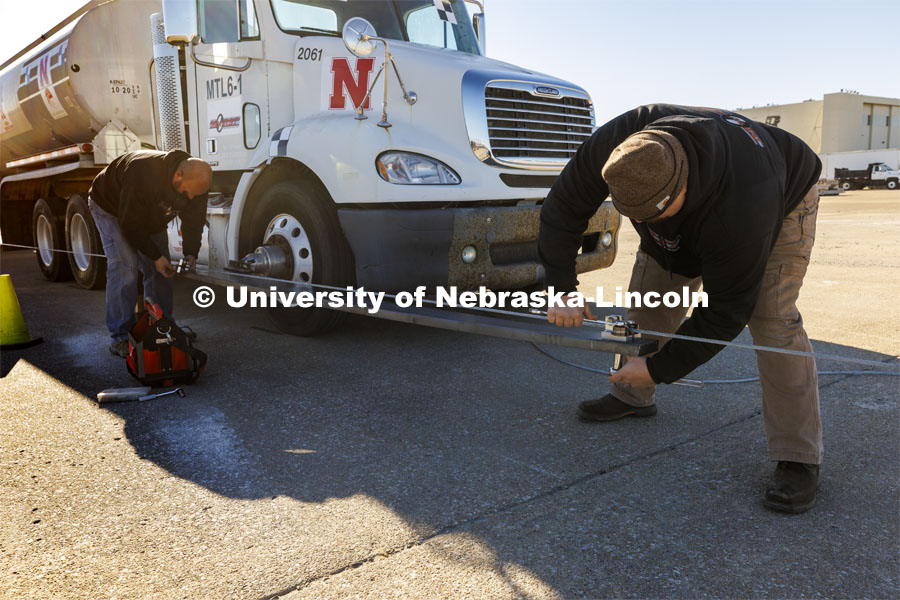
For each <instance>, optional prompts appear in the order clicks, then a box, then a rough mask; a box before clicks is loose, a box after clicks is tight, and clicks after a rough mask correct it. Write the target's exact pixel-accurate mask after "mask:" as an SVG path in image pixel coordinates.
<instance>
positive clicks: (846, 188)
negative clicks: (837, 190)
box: [841, 181, 853, 192]
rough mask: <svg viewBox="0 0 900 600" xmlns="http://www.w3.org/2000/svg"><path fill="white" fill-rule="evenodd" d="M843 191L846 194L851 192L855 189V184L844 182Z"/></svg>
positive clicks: (842, 183) (842, 184)
mask: <svg viewBox="0 0 900 600" xmlns="http://www.w3.org/2000/svg"><path fill="white" fill-rule="evenodd" d="M841 189H842V190H844V191H845V192H849V191H850V190H852V189H853V184H852V183H850V182H849V181H842V182H841Z"/></svg>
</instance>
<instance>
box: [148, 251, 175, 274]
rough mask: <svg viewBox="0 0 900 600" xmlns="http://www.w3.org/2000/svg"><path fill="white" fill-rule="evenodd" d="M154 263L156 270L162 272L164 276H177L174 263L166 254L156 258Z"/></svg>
mask: <svg viewBox="0 0 900 600" xmlns="http://www.w3.org/2000/svg"><path fill="white" fill-rule="evenodd" d="M153 265H154V266H155V267H156V270H157V271H159V272H160V274H161V275H162V276H163V277H174V276H175V267H173V266H172V263H170V262H169V259H168V258H166V257H165V256H160V257H159V258H157V259H156V260H154V261H153Z"/></svg>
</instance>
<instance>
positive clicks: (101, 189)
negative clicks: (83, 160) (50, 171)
mask: <svg viewBox="0 0 900 600" xmlns="http://www.w3.org/2000/svg"><path fill="white" fill-rule="evenodd" d="M190 157H191V155H190V154H188V153H187V152H182V151H181V150H173V151H171V152H168V153H166V152H156V151H151V150H139V151H137V152H129V153H127V154H123V155H122V156H119V157H118V158H116V159H115V160H113V161H112V162H111V163H109V165H107V167H106V168H105V169H103V170H102V171H100V173H99V174H98V175H97V176H96V177H95V178H94V183H93V184H92V185H91V191H90V197H91V200H93V201H94V202H96V203H97V205H98V206H100V208H102V209H103V210H105V211H106V212H108V213H110V214H112V215H115V216H116V217H117V218H118V220H119V226H120V227H121V228H122V233H123V234H124V235H125V239H126V240H128V241H129V242H130V243H131V245H132V246H134V247H135V248H136V249H137V250H139V251H140V252H141V253H142V254H144V255H145V256H147V257H148V258H149V259H150V260H156V259H157V258H159V257H160V256H161V255H162V252H161V250H160V248H157V247H156V244H154V243H153V241H152V240H151V239H150V235H152V234H154V233H157V232H159V231H163V230H164V229H165V228H166V225H167V224H168V222H169V221H171V220H172V219H173V218H175V217H176V216H178V217H181V232H182V236H183V238H184V255H185V256H195V257H196V256H197V254H198V253H199V252H200V241H201V236H202V235H203V225H204V223H205V222H206V202H207V197H208V195H207V194H203V195H202V196H197V197H195V198H194V199H193V200H188V199H187V197H186V196H184V195H183V194H179V193H178V192H176V191H175V190H174V189H172V176H173V175H174V174H175V171H176V170H177V169H178V165H179V164H181V162H182V161H183V160H186V159H188V158H190Z"/></svg>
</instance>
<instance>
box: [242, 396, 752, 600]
mask: <svg viewBox="0 0 900 600" xmlns="http://www.w3.org/2000/svg"><path fill="white" fill-rule="evenodd" d="M760 414H762V411H761V410H758V411H754V412H752V413H750V414H749V415H745V416H743V417H741V418H739V419H735V420H733V421H729V422H728V423H725V424H723V425H720V426H719V427H715V428H713V429H710V430H708V431H705V432H703V433H701V434H698V435H696V436H694V437H691V438H687V439H685V440H682V441H680V442H676V443H673V444H668V445H666V446H663V447H662V448H657V449H656V450H654V451H652V452H646V453H644V454H641V455H639V456H636V457H634V458H632V459H630V460H626V461H623V462H620V463H616V464H614V465H611V466H609V467H607V468H605V469H602V470H600V471H596V472H594V473H588V474H587V475H582V476H581V477H576V478H575V479H573V480H571V481H568V482H566V483H561V484H559V485H556V486H553V487H552V488H550V489H548V490H544V491H543V492H541V493H539V494H535V495H534V496H530V497H528V498H524V499H522V500H519V501H518V502H511V503H509V504H504V505H503V506H498V507H496V508H493V509H491V510H488V511H485V512H483V513H481V514H478V515H475V516H473V517H470V518H468V519H464V520H462V521H458V522H455V523H451V524H449V525H445V526H444V527H441V528H440V529H438V530H436V531H434V532H433V533H430V534H428V535H426V536H423V537H421V538H419V539H417V540H413V541H411V542H409V543H407V544H404V545H403V546H398V547H397V548H394V549H391V550H388V551H386V552H379V553H377V554H372V555H369V556H367V557H365V558H362V559H360V560H358V561H355V562H353V563H350V564H347V565H344V566H343V567H341V568H339V569H335V570H334V571H331V572H329V573H326V574H325V575H320V576H318V577H314V578H311V579H307V580H304V581H302V582H300V583H298V584H296V585H293V586H291V587H289V588H285V589H283V590H279V591H277V592H275V593H273V594H269V595H266V596H263V597H261V598H259V600H276V599H277V598H280V597H282V596H285V595H287V594H290V593H291V592H295V591H298V590H302V589H303V588H305V587H308V586H309V585H310V584H313V583H315V582H316V581H321V580H323V579H328V578H329V577H334V576H336V575H340V574H341V573H346V572H347V571H352V570H355V569H358V568H359V567H362V566H364V565H367V564H369V563H373V562H375V561H376V560H378V559H379V558H380V559H382V560H383V559H385V558H388V557H391V556H394V555H397V554H400V553H402V552H405V551H407V550H409V549H411V548H415V547H416V546H421V545H423V544H425V543H427V542H429V541H431V540H433V539H435V538H437V537H440V536H442V535H446V534H448V533H452V532H454V531H456V530H459V529H462V528H463V527H466V526H468V525H471V524H473V523H478V522H481V521H484V520H486V519H489V518H490V517H493V516H495V515H498V514H500V513H505V512H509V511H511V510H515V509H517V508H520V507H522V506H527V505H528V504H531V503H533V502H537V501H539V500H543V499H544V498H547V497H550V496H553V495H555V494H558V493H560V492H564V491H566V490H568V489H570V488H572V487H574V486H577V485H581V484H582V483H585V482H588V481H592V480H594V479H598V478H600V477H603V476H604V475H608V474H610V473H613V472H615V471H618V470H619V469H623V468H625V467H628V466H631V465H633V464H636V463H639V462H642V461H644V460H648V459H651V458H654V457H656V456H659V455H660V454H664V453H666V452H671V451H672V450H676V449H678V448H680V447H682V446H685V445H688V444H691V443H693V442H695V441H697V440H700V439H703V438H705V437H707V436H710V435H713V434H715V433H718V432H719V431H722V430H723V429H727V428H728V427H732V426H734V425H739V424H741V423H744V422H746V421H749V420H750V419H753V418H754V417H758V416H759V415H760Z"/></svg>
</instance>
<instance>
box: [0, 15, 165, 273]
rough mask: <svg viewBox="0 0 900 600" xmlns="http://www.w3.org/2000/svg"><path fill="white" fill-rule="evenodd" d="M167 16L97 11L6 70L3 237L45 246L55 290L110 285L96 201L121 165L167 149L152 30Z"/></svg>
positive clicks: (0, 170)
mask: <svg viewBox="0 0 900 600" xmlns="http://www.w3.org/2000/svg"><path fill="white" fill-rule="evenodd" d="M159 11H160V4H159V2H155V1H153V0H130V1H128V2H111V3H106V4H101V2H97V1H95V2H91V3H88V4H87V5H85V6H84V7H82V9H80V10H79V11H77V12H76V13H75V14H74V15H73V16H72V17H70V18H69V19H67V20H66V21H63V22H62V23H61V24H60V25H58V26H57V27H56V28H54V30H51V32H50V33H49V34H48V35H45V36H42V37H44V38H47V39H46V40H45V41H43V42H41V43H39V44H32V46H33V47H32V46H30V47H29V48H26V49H25V50H23V51H22V52H20V53H19V54H17V55H16V56H14V57H13V58H12V59H11V60H9V61H7V62H6V63H4V64H3V66H2V69H0V234H2V239H3V242H4V243H7V244H20V245H26V246H37V247H38V248H39V250H38V251H37V252H36V253H35V254H36V256H37V262H38V266H39V267H40V269H41V271H42V272H43V274H44V275H45V277H47V278H48V279H50V280H53V281H59V280H65V279H70V278H72V277H73V276H74V278H75V280H76V281H77V283H78V284H79V285H80V286H82V287H85V288H89V289H93V288H100V287H103V286H104V284H105V278H106V262H105V259H104V258H101V257H97V256H90V255H91V254H100V255H102V254H103V248H102V245H101V243H100V238H99V235H98V233H97V230H96V227H95V226H94V223H93V219H92V218H91V214H90V212H89V211H88V208H87V191H88V189H89V188H90V185H91V181H92V180H93V178H94V176H95V175H96V174H97V173H98V172H99V171H100V170H101V169H102V168H103V167H104V166H105V165H106V164H108V163H109V162H110V161H111V160H112V159H114V158H115V157H116V156H119V155H120V154H123V153H124V152H128V151H131V150H138V149H141V148H156V147H157V144H156V139H155V138H156V130H157V124H156V123H155V122H154V105H153V93H152V92H153V90H152V88H151V86H152V83H151V68H152V59H153V50H152V44H151V38H150V33H149V26H148V25H149V19H150V15H151V14H152V13H154V12H159ZM53 249H67V250H68V251H70V252H71V254H66V253H61V252H53V251H52V250H53Z"/></svg>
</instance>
